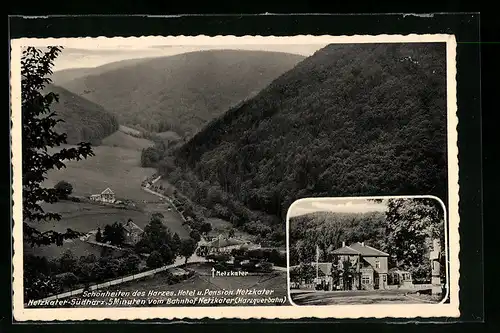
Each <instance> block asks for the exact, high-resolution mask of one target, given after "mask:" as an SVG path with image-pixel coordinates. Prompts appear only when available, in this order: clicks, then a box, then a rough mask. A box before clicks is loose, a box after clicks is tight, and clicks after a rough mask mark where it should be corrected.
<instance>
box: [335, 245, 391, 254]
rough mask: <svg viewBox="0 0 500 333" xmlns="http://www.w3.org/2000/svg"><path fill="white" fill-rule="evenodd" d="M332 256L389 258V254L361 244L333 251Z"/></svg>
mask: <svg viewBox="0 0 500 333" xmlns="http://www.w3.org/2000/svg"><path fill="white" fill-rule="evenodd" d="M332 254H338V255H361V256H364V257H388V256H389V254H388V253H385V252H382V251H380V250H377V249H376V248H373V247H371V246H368V245H366V244H363V243H360V242H357V243H353V244H351V245H349V246H343V247H341V248H339V249H336V250H334V251H332Z"/></svg>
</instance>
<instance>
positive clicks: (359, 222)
mask: <svg viewBox="0 0 500 333" xmlns="http://www.w3.org/2000/svg"><path fill="white" fill-rule="evenodd" d="M385 228H386V222H385V213H383V212H370V213H364V214H360V213H334V212H317V213H311V214H305V215H300V216H296V217H292V218H291V219H290V229H289V230H290V231H289V232H290V246H289V251H290V265H298V264H299V263H300V262H314V261H316V245H317V246H318V247H319V250H320V258H319V261H320V262H326V261H331V260H332V258H331V256H330V255H329V252H331V251H332V250H335V249H337V248H339V247H341V246H342V242H346V244H351V243H355V242H365V243H366V244H367V245H370V246H373V247H375V248H377V249H382V248H385V246H384V245H385V241H386V236H385Z"/></svg>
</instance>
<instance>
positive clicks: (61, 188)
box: [54, 180, 73, 199]
mask: <svg viewBox="0 0 500 333" xmlns="http://www.w3.org/2000/svg"><path fill="white" fill-rule="evenodd" d="M54 188H55V189H56V190H57V191H58V192H59V198H60V199H67V198H68V196H69V195H70V194H71V193H72V192H73V185H71V184H70V183H68V182H67V181H65V180H61V181H60V182H58V183H57V184H56V185H55V186H54Z"/></svg>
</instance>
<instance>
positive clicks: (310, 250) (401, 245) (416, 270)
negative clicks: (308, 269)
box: [289, 198, 446, 288]
mask: <svg viewBox="0 0 500 333" xmlns="http://www.w3.org/2000/svg"><path fill="white" fill-rule="evenodd" d="M386 204H387V211H386V212H385V213H383V212H373V213H363V214H361V213H333V212H319V213H312V214H305V215H301V216H297V217H293V218H291V219H290V247H289V251H290V264H291V265H292V266H293V265H298V264H300V263H306V264H307V263H311V262H314V261H315V260H316V258H315V254H316V253H315V249H316V246H318V247H319V249H320V258H319V261H320V262H335V258H334V257H333V256H332V255H331V251H332V250H334V249H336V248H339V247H341V244H342V242H346V244H351V243H354V242H364V243H365V244H366V245H369V246H373V247H375V248H377V249H380V250H382V251H384V252H386V253H389V255H390V258H389V265H390V266H392V267H399V268H401V269H403V270H407V271H410V272H411V273H412V276H413V278H414V279H415V280H417V281H429V280H430V274H431V267H430V258H429V253H430V251H431V250H432V241H433V239H439V240H440V243H441V249H442V255H441V258H442V266H443V267H446V262H445V251H446V250H445V246H444V245H445V243H444V237H445V235H444V215H443V214H444V211H443V208H442V207H441V204H440V203H439V202H438V201H437V200H435V199H427V198H405V199H389V200H387V201H386ZM344 266H345V265H344ZM346 267H347V266H345V267H344V269H343V271H342V272H338V273H339V274H347V273H349V274H351V273H352V270H350V269H347V268H348V267H347V268H346ZM441 274H442V277H443V278H444V277H445V269H443V270H441ZM344 287H346V286H344ZM346 288H348V286H347V287H346Z"/></svg>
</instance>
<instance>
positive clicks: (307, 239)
mask: <svg viewBox="0 0 500 333" xmlns="http://www.w3.org/2000/svg"><path fill="white" fill-rule="evenodd" d="M455 49H456V42H455V37H454V36H453V35H417V34H414V35H406V36H401V35H377V36H289V37H273V36H268V37H263V36H244V37H235V36H217V37H208V36H178V37H177V36H168V37H137V38H135V37H134V38H120V37H117V38H105V37H99V38H59V39H52V38H48V39H17V40H12V42H11V87H10V88H11V119H12V129H11V138H12V141H11V146H12V164H13V179H12V186H13V208H12V209H13V222H12V224H13V249H14V254H13V267H14V270H13V313H14V318H15V320H17V321H30V320H40V321H54V320H104V319H110V320H119V319H126V320H144V319H170V320H172V319H203V318H214V319H221V318H239V319H251V318H268V319H275V318H281V319H298V318H331V319H342V318H410V319H412V318H418V317H421V318H429V317H458V316H459V315H460V312H459V304H460V302H459V277H460V276H459V256H458V254H459V232H458V230H459V220H460V218H459V214H458V202H459V197H458V170H459V168H458V148H457V124H458V118H457V114H456V112H457V102H456V79H455V76H456V63H455V52H456V50H455Z"/></svg>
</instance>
